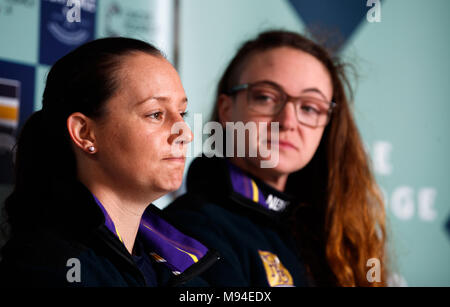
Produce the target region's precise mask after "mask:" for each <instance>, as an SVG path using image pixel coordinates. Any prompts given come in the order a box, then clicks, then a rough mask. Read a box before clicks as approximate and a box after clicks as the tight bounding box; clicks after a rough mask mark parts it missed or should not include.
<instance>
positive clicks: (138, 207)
mask: <svg viewBox="0 0 450 307" xmlns="http://www.w3.org/2000/svg"><path fill="white" fill-rule="evenodd" d="M90 190H91V192H92V193H93V194H94V195H95V196H96V197H97V198H98V200H99V201H100V202H101V203H102V205H103V207H104V208H105V210H106V212H108V215H109V216H110V217H111V219H112V221H113V222H114V226H115V227H116V231H117V234H118V235H119V237H120V239H121V240H122V242H123V244H124V245H125V247H126V249H127V250H128V252H129V253H130V254H132V252H133V246H134V242H135V240H136V235H137V232H138V230H139V225H140V222H141V218H142V214H143V213H144V211H145V209H146V207H147V205H148V203H136V202H133V201H131V200H130V199H126V198H123V197H120V196H119V195H117V194H115V193H111V191H106V190H105V189H99V188H91V189H90Z"/></svg>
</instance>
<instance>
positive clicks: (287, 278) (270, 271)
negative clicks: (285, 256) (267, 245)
mask: <svg viewBox="0 0 450 307" xmlns="http://www.w3.org/2000/svg"><path fill="white" fill-rule="evenodd" d="M258 253H259V256H260V257H261V260H262V262H263V265H264V268H265V269H266V274H267V281H268V282H269V285H270V286H271V287H293V286H294V281H293V279H292V276H291V274H290V273H289V271H288V270H287V269H286V268H285V267H284V266H283V264H282V263H281V261H280V259H278V256H277V255H275V254H272V253H270V252H266V251H260V250H259V251H258Z"/></svg>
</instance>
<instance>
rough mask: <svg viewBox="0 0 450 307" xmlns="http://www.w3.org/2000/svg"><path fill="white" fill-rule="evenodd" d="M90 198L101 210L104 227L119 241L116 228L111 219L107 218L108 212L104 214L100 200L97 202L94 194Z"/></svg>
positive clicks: (104, 210)
mask: <svg viewBox="0 0 450 307" xmlns="http://www.w3.org/2000/svg"><path fill="white" fill-rule="evenodd" d="M92 196H94V199H95V202H96V203H97V205H98V206H99V207H100V209H102V212H103V215H104V216H105V226H106V227H107V228H108V229H109V231H111V232H112V233H113V234H115V235H116V236H117V237H118V238H119V239H120V237H119V235H118V233H117V231H116V226H115V225H114V222H113V220H112V219H111V217H110V216H109V214H108V212H106V209H105V207H103V205H102V203H101V202H100V200H98V198H97V197H96V196H95V195H94V194H92ZM120 241H122V240H120Z"/></svg>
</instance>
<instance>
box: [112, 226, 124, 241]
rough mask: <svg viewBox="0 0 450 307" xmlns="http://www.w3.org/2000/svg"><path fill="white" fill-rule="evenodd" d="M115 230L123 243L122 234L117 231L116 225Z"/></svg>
mask: <svg viewBox="0 0 450 307" xmlns="http://www.w3.org/2000/svg"><path fill="white" fill-rule="evenodd" d="M114 230H115V231H116V234H117V236H118V237H119V240H120V242H122V243H123V240H122V237H121V236H120V233H119V232H118V231H117V228H116V225H114Z"/></svg>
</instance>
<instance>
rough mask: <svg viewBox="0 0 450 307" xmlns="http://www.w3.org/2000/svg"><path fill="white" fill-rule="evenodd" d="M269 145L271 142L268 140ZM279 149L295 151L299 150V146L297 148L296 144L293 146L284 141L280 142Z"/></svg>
mask: <svg viewBox="0 0 450 307" xmlns="http://www.w3.org/2000/svg"><path fill="white" fill-rule="evenodd" d="M267 143H270V144H272V143H271V140H267ZM274 144H277V142H274ZM278 147H280V148H286V149H294V150H298V148H297V146H295V145H294V144H292V143H291V142H288V141H283V140H278Z"/></svg>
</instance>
